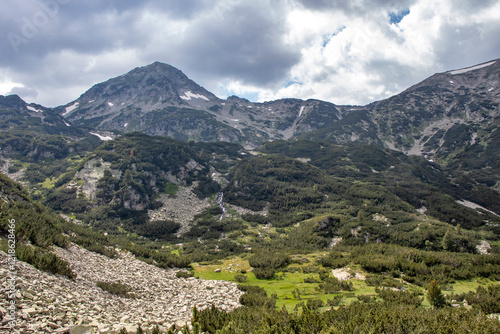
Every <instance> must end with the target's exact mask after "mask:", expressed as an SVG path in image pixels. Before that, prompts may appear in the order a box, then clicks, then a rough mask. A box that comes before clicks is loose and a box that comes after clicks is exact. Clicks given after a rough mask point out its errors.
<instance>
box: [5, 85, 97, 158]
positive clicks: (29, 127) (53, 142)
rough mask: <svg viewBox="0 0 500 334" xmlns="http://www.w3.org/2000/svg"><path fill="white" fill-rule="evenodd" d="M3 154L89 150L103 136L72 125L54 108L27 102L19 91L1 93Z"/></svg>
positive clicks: (28, 155)
mask: <svg viewBox="0 0 500 334" xmlns="http://www.w3.org/2000/svg"><path fill="white" fill-rule="evenodd" d="M0 130H1V132H0V149H1V153H0V157H3V158H9V157H15V158H22V159H23V160H27V159H28V160H31V161H37V160H39V159H44V158H54V157H57V158H62V157H66V156H67V155H69V154H71V153H77V152H81V153H83V152H86V151H89V150H92V149H94V148H95V147H97V145H99V144H100V142H101V141H100V139H99V138H98V137H97V136H95V135H93V134H90V133H89V132H88V131H86V130H82V129H80V128H78V127H74V126H72V125H71V124H70V123H69V121H67V120H65V119H64V118H63V117H61V116H60V115H59V114H57V113H56V112H55V111H54V110H52V109H50V108H45V107H43V106H40V105H38V104H34V103H31V104H28V103H26V102H25V101H23V100H22V99H21V98H20V97H19V96H17V95H10V96H1V95H0Z"/></svg>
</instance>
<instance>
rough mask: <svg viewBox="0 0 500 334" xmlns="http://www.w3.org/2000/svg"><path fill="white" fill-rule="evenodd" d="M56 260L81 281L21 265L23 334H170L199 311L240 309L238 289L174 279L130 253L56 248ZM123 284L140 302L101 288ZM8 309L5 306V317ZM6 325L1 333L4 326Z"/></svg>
mask: <svg viewBox="0 0 500 334" xmlns="http://www.w3.org/2000/svg"><path fill="white" fill-rule="evenodd" d="M55 251H56V253H57V255H58V256H60V257H61V258H63V259H64V260H66V261H68V262H69V263H70V264H71V266H72V268H73V271H74V272H75V273H77V277H76V279H74V280H70V279H68V278H66V277H61V276H57V275H53V274H49V273H46V272H42V271H39V270H38V269H36V268H34V267H32V266H31V265H29V264H26V263H24V262H20V261H18V262H17V285H16V288H17V293H16V306H17V307H18V313H17V319H16V320H17V324H18V330H19V332H21V333H66V332H70V330H71V331H72V332H75V333H76V332H78V331H80V332H81V330H85V331H84V332H85V333H118V332H119V330H120V329H121V328H126V329H127V330H128V331H129V332H133V333H135V331H136V327H137V325H138V324H141V326H142V328H143V329H144V330H148V329H152V328H153V327H154V326H156V325H157V324H158V325H159V326H161V327H163V328H170V327H171V326H172V325H174V324H176V323H177V324H179V323H187V322H188V321H189V320H190V318H191V315H192V309H193V307H194V306H196V307H197V308H199V309H204V308H206V307H210V306H211V305H215V306H216V307H218V308H221V309H224V310H228V311H229V310H232V309H234V308H236V307H239V306H241V305H240V304H239V302H238V300H239V297H240V296H241V295H242V294H243V292H242V291H240V290H238V289H237V287H236V284H233V283H229V282H224V281H206V280H198V279H195V278H192V277H191V278H187V279H184V278H176V276H175V274H176V271H177V270H174V269H170V270H165V269H161V268H158V267H155V266H152V265H149V264H147V263H145V262H142V261H140V260H137V259H136V258H135V257H134V256H133V255H131V254H130V253H128V252H122V251H119V256H118V257H117V258H115V259H110V258H107V257H105V256H102V255H99V254H96V253H93V252H90V251H87V250H85V249H83V248H81V247H79V246H76V245H72V246H71V247H70V248H69V249H61V248H56V250H55ZM0 261H1V266H0V278H1V282H2V283H1V284H2V285H1V289H2V295H6V294H5V293H6V289H7V288H8V285H7V276H8V275H9V271H8V269H6V268H8V267H7V265H6V261H7V256H6V254H5V253H3V252H0ZM102 281H104V282H120V283H122V284H126V285H128V286H130V287H131V288H132V289H133V293H134V294H135V297H136V298H125V297H120V296H117V295H113V294H110V293H108V292H106V291H104V290H101V289H100V288H99V287H97V285H96V283H97V282H102ZM7 306H8V301H7V300H2V301H1V308H0V313H2V314H1V315H2V317H3V316H4V315H5V312H4V311H5V310H6V308H7ZM6 323H7V320H6V319H5V320H4V321H3V322H2V324H0V328H2V326H5V325H6Z"/></svg>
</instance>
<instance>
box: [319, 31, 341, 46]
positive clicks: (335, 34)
mask: <svg viewBox="0 0 500 334" xmlns="http://www.w3.org/2000/svg"><path fill="white" fill-rule="evenodd" d="M344 29H345V26H343V27H340V28H339V29H338V30H337V31H335V32H334V33H332V34H329V35H323V43H322V44H321V45H322V46H323V47H325V46H326V45H327V44H328V43H329V42H330V40H331V39H332V38H333V37H335V36H337V35H338V34H340V33H341V32H342V31H343V30H344Z"/></svg>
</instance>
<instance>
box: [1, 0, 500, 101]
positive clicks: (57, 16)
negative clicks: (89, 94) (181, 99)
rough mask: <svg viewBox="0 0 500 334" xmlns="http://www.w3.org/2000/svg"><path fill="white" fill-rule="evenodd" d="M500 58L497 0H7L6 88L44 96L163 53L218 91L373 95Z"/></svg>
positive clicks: (258, 96) (65, 94)
mask: <svg viewBox="0 0 500 334" xmlns="http://www.w3.org/2000/svg"><path fill="white" fill-rule="evenodd" d="M497 58H500V0H480V1H478V0H439V1H436V0H399V1H396V0H393V1H390V0H387V1H386V0H370V1H369V0H349V1H340V0H144V1H139V0H23V1H19V0H1V1H0V94H1V95H9V94H18V95H19V96H21V98H23V99H24V100H25V101H27V102H29V103H31V102H35V103H38V104H41V105H43V106H46V107H55V106H58V105H64V104H67V103H69V102H71V101H73V100H75V99H76V98H78V97H79V96H80V95H81V94H83V93H84V92H85V91H87V90H88V89H89V88H90V87H91V86H92V85H94V84H96V83H99V82H103V81H106V80H107V79H110V78H113V77H116V76H119V75H122V74H124V73H126V72H128V71H130V70H132V69H134V68H135V67H140V66H145V65H148V64H151V63H153V62H155V61H160V62H163V63H167V64H170V65H172V66H175V67H177V68H178V69H180V70H181V71H183V72H184V73H185V74H186V75H187V76H188V77H189V78H190V79H192V80H194V81H195V82H196V83H198V84H199V85H201V86H203V87H204V88H206V89H208V90H209V91H211V92H212V93H214V94H215V95H217V96H219V97H220V98H226V97H228V96H230V95H237V96H239V97H244V98H247V99H249V100H250V101H252V102H263V101H269V100H275V99H279V98H300V99H310V98H314V99H321V100H325V101H329V102H332V103H335V104H339V105H347V104H351V105H365V104H368V103H370V102H373V101H378V100H382V99H385V98H388V97H390V96H392V95H395V94H397V93H399V92H401V91H403V90H404V89H406V88H408V87H410V86H411V85H413V84H416V83H418V82H420V81H422V80H423V79H425V78H427V77H429V76H431V75H432V74H434V73H436V72H444V71H449V70H453V69H459V68H463V67H468V66H472V65H476V64H479V63H482V62H486V61H489V60H493V59H497Z"/></svg>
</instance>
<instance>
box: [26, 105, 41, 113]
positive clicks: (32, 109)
mask: <svg viewBox="0 0 500 334" xmlns="http://www.w3.org/2000/svg"><path fill="white" fill-rule="evenodd" d="M26 109H28V110H31V111H34V112H43V110H40V109H37V108H34V107H32V106H26Z"/></svg>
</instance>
